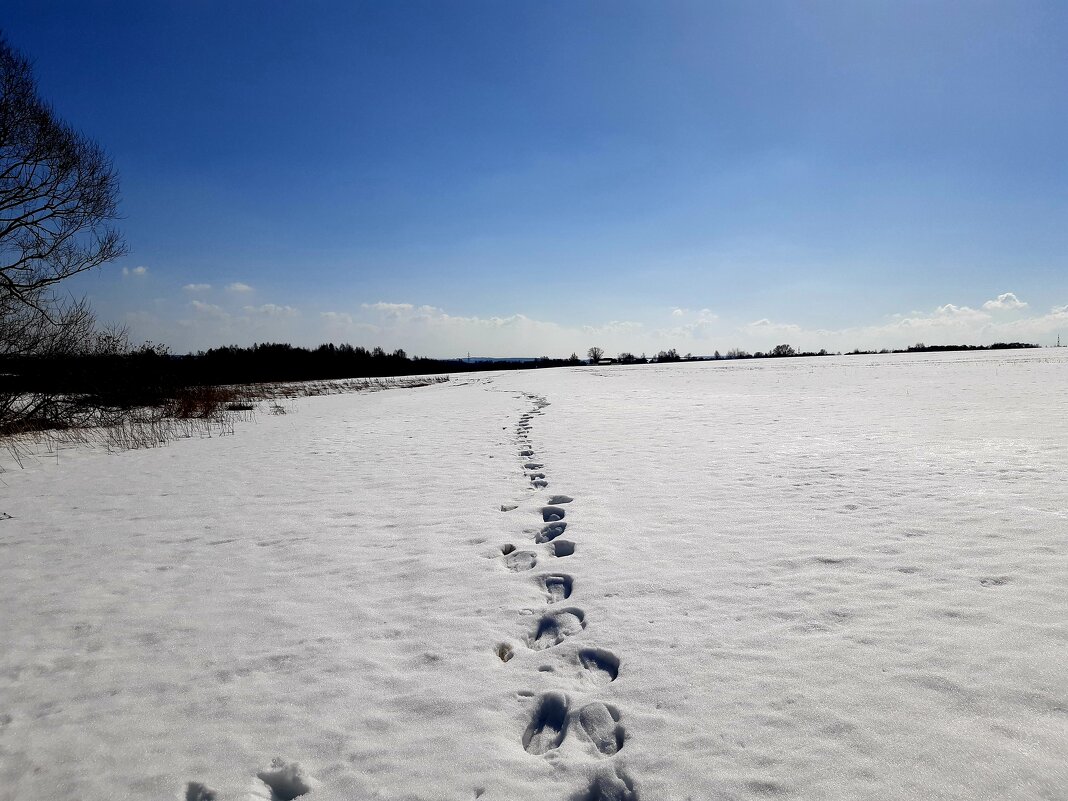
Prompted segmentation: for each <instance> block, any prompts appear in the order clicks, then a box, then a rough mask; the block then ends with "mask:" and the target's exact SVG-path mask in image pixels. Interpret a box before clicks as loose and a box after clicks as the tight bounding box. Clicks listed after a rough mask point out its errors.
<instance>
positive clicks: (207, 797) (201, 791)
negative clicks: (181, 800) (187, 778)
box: [185, 782, 219, 801]
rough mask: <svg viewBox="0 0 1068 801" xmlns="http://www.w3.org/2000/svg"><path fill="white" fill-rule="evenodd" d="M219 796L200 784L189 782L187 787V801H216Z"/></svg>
mask: <svg viewBox="0 0 1068 801" xmlns="http://www.w3.org/2000/svg"><path fill="white" fill-rule="evenodd" d="M218 797H219V794H218V793H217V792H216V791H215V790H213V789H212V788H210V787H208V786H207V785H206V784H201V783H200V782H189V784H187V785H186V786H185V801H216V799H218Z"/></svg>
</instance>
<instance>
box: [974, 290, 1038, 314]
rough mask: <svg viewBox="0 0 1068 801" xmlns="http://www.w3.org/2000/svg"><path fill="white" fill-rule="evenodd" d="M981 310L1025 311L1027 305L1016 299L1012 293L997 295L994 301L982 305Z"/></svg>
mask: <svg viewBox="0 0 1068 801" xmlns="http://www.w3.org/2000/svg"><path fill="white" fill-rule="evenodd" d="M983 308H984V309H987V310H989V311H1001V310H1012V311H1015V310H1017V309H1026V308H1027V304H1026V303H1025V302H1024V301H1022V300H1020V299H1019V298H1017V297H1016V295H1015V294H1013V293H1012V292H1005V293H1004V294H1001V295H998V296H997V298H995V299H994V300H988V301H987V302H986V303H984V304H983Z"/></svg>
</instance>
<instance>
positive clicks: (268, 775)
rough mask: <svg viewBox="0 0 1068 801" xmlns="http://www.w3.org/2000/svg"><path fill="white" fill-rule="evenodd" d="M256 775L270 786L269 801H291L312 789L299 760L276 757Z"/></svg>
mask: <svg viewBox="0 0 1068 801" xmlns="http://www.w3.org/2000/svg"><path fill="white" fill-rule="evenodd" d="M256 777H257V778H258V779H259V780H260V781H261V782H263V783H264V784H266V785H267V786H268V787H269V788H271V801H293V799H294V798H298V797H299V796H302V795H304V794H305V793H310V792H311V790H312V782H311V779H310V778H309V777H308V775H307V774H306V773H305V772H304V769H303V768H302V767H301V765H300V763H299V762H286V761H285V760H283V759H278V758H276V759H274V760H273V761H272V762H271V767H269V768H268V769H267V770H261V771H260V772H259V773H257V774H256Z"/></svg>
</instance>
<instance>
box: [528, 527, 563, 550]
mask: <svg viewBox="0 0 1068 801" xmlns="http://www.w3.org/2000/svg"><path fill="white" fill-rule="evenodd" d="M566 529H567V523H551V524H550V525H548V526H544V527H543V528H542V530H541V531H539V532H538V533H537V534H535V535H534V542H536V543H538V544H539V545H541V544H543V543H546V542H552V541H553V540H555V539H556V538H557V537H559V536H560V535H561V534H563V533H564V531H565V530H566Z"/></svg>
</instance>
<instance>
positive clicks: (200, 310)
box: [189, 300, 230, 318]
mask: <svg viewBox="0 0 1068 801" xmlns="http://www.w3.org/2000/svg"><path fill="white" fill-rule="evenodd" d="M189 305H190V306H192V307H193V309H194V311H196V313H197V314H203V315H205V316H208V317H217V318H226V317H229V316H230V315H229V314H228V313H227V311H226V309H224V308H222V307H221V306H216V305H215V304H213V303H204V302H203V301H200V300H194V301H192V302H191V303H190V304H189Z"/></svg>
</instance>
